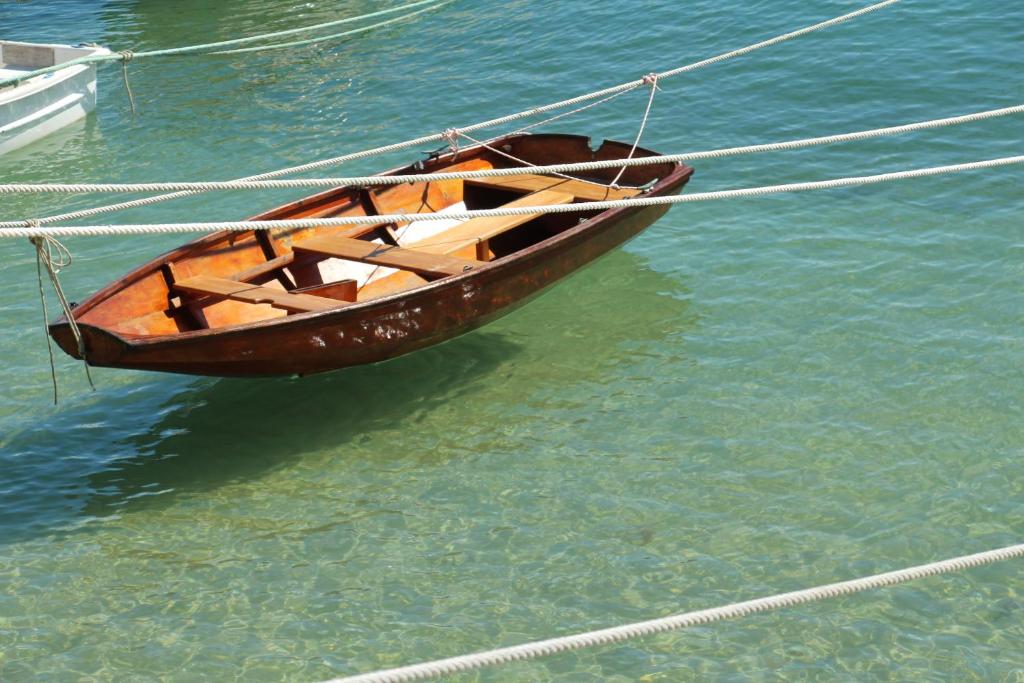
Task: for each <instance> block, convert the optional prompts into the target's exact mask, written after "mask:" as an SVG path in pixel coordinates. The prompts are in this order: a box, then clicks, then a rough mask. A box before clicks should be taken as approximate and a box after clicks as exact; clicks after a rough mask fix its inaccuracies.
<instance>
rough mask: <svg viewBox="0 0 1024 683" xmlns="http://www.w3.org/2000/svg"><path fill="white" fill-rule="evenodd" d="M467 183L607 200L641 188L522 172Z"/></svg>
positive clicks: (591, 199)
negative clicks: (563, 193)
mask: <svg viewBox="0 0 1024 683" xmlns="http://www.w3.org/2000/svg"><path fill="white" fill-rule="evenodd" d="M465 182H466V183H468V184H469V185H477V186H479V187H492V188H495V189H499V190H512V191H516V192H540V191H541V190H558V191H559V192H568V193H569V194H571V195H573V196H575V197H577V198H578V199H586V200H587V201H597V202H600V201H608V200H615V199H629V198H630V197H635V196H636V195H638V194H640V193H641V192H642V190H639V189H637V188H635V187H620V188H617V189H616V188H614V187H609V186H608V185H601V184H600V183H590V182H587V181H585V180H569V179H567V178H558V177H554V178H552V177H550V176H543V175H535V174H530V173H524V174H523V175H513V176H497V177H491V178H469V179H467V180H466V181H465Z"/></svg>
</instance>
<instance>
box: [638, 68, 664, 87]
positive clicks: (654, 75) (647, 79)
mask: <svg viewBox="0 0 1024 683" xmlns="http://www.w3.org/2000/svg"><path fill="white" fill-rule="evenodd" d="M642 80H643V82H644V85H649V86H651V88H653V89H654V90H660V89H661V88H659V87H658V72H656V71H652V72H651V73H649V74H647V75H646V76H644V77H643V79H642Z"/></svg>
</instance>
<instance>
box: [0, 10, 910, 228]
mask: <svg viewBox="0 0 1024 683" xmlns="http://www.w3.org/2000/svg"><path fill="white" fill-rule="evenodd" d="M898 2H900V0H885V2H880V3H876V4H874V5H869V6H867V7H864V8H862V9H859V10H857V11H855V12H850V13H848V14H843V15H841V16H838V17H835V18H833V19H829V20H827V21H823V22H819V23H817V24H812V25H810V26H806V27H804V28H801V29H798V30H796V31H791V32H790V33H785V34H782V35H779V36H776V37H774V38H770V39H768V40H763V41H761V42H758V43H754V44H752V45H748V46H746V47H743V48H740V49H738V50H732V51H730V52H724V53H722V54H719V55H717V56H715V57H711V58H709V59H705V60H702V61H699V62H694V63H692V64H687V65H686V66H682V67H678V68H676V69H672V70H670V71H665V72H662V73H659V74H658V78H659V79H665V78H671V77H673V76H677V75H679V74H682V73H686V72H689V71H695V70H697V69H701V68H704V67H705V66H709V65H711V64H717V63H719V62H724V61H726V60H729V59H733V58H735V57H740V56H743V55H747V54H750V53H751V52H754V51H756V50H760V49H763V48H766V47H771V46H773V45H778V44H780V43H783V42H786V41H789V40H793V39H795V38H799V37H801V36H804V35H807V34H809V33H813V32H816V31H822V30H825V29H828V28H831V27H833V26H837V25H839V24H843V23H846V22H848V21H851V20H852V19H856V18H858V17H861V16H863V15H865V14H869V13H871V12H875V11H878V10H880V9H884V8H886V7H889V6H890V5H894V4H896V3H898ZM408 7H412V5H406V8H408ZM368 16H371V15H364V17H363V18H366V17H368ZM642 85H644V79H639V80H636V81H631V82H629V83H623V84H621V85H618V86H613V87H611V88H605V89H603V90H598V91H596V92H592V93H587V94H584V95H579V96H577V97H573V98H571V99H567V100H561V101H558V102H553V103H551V104H546V105H543V106H538V107H534V108H532V109H526V110H523V111H521V112H517V113H515V114H509V115H507V116H502V117H500V118H496V119H490V120H489V121H482V122H480V123H475V124H473V125H470V126H464V127H462V128H460V129H458V130H459V131H461V132H467V133H469V132H473V131H477V130H482V129H485V128H494V127H496V126H501V125H504V124H506V123H511V122H513V121H518V120H520V119H525V118H530V117H532V116H536V115H539V114H543V113H546V112H549V111H553V110H556V109H564V108H566V107H572V106H575V105H577V104H581V103H583V102H589V101H591V100H601V99H604V101H609V100H611V99H614V98H615V97H616V96H617V95H620V94H624V93H626V92H628V91H630V90H634V89H636V88H639V87H640V86H642ZM585 108H587V107H583V109H585ZM554 118H561V115H559V116H556V117H554ZM552 120H553V119H552ZM444 136H445V134H444V132H440V133H433V134H431V135H425V136H422V137H418V138H413V139H410V140H405V141H403V142H396V143H392V144H390V145H384V146H382V147H375V148H372V149H367V150H363V151H360V152H354V153H351V154H345V155H343V156H339V157H333V158H330V159H322V160H319V161H313V162H310V163H306V164H301V165H299V166H291V167H288V168H282V169H277V170H275V171H269V172H266V173H261V174H258V175H254V176H248V177H246V178H239V179H238V180H240V181H251V180H269V179H271V178H277V177H280V176H283V175H291V174H294V173H302V172H305V171H312V170H316V169H320V168H327V167H328V166H336V165H339V164H343V163H346V162H349V161H355V160H357V159H366V158H369V157H373V156H378V155H381V154H387V153H390V152H396V151H399V150H403V149H407V148H409V147H415V146H419V145H426V144H430V143H434V142H438V141H442V140H444V139H445V137H444ZM193 194H195V193H194V192H191V191H182V192H172V193H170V194H164V195H157V196H154V197H144V198H142V199H135V200H132V201H128V202H119V203H117V204H109V205H105V206H97V207H92V208H89V209H82V210H80V211H72V212H69V213H64V214H56V215H53V216H45V217H42V218H39V219H37V220H38V221H39V222H40V223H42V224H49V223H58V222H62V221H69V220H77V219H79V218H88V217H90V216H96V215H100V214H104V213H111V212H114V211H121V210H124V209H131V208H136V207H140V206H147V205H150V204H156V203H157V202H163V201H168V200H171V199H179V198H181V197H188V196H191V195H193ZM28 225H29V223H28V222H27V221H19V222H15V223H10V222H8V223H0V227H5V228H6V227H27V226H28Z"/></svg>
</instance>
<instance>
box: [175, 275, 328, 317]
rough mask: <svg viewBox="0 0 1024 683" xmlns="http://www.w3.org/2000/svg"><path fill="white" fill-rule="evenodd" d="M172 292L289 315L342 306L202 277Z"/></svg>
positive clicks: (182, 283) (186, 281)
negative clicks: (265, 306)
mask: <svg viewBox="0 0 1024 683" xmlns="http://www.w3.org/2000/svg"><path fill="white" fill-rule="evenodd" d="M174 288H175V289H177V290H179V291H182V292H186V293H189V294H202V295H209V296H216V297H221V298H224V299H231V300H232V301H242V302H245V303H249V304H270V305H271V306H273V307H274V308H280V309H282V310H285V311H288V312H290V313H308V312H311V311H325V310H327V309H329V308H338V307H341V306H344V305H346V304H345V302H344V301H338V300H337V299H328V298H326V297H320V296H313V295H311V294H291V293H289V292H286V291H284V290H280V289H274V288H273V287H261V286H259V285H251V284H246V283H244V282H238V281H237V280H228V279H227V278H221V277H209V276H206V275H198V276H195V277H190V278H186V279H184V280H179V281H178V282H175V283H174Z"/></svg>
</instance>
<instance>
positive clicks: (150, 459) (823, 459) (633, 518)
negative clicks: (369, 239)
mask: <svg viewBox="0 0 1024 683" xmlns="http://www.w3.org/2000/svg"><path fill="white" fill-rule="evenodd" d="M381 6H382V5H381V4H380V3H373V2H362V1H358V2H357V1H352V2H305V3H298V2H286V1H282V0H236V1H235V2H231V3H208V2H200V1H199V0H179V1H176V2H173V3H169V2H157V1H155V0H137V1H134V2H132V1H128V0H110V1H107V2H99V1H97V2H91V3H74V2H67V1H61V2H58V1H56V0H54V1H46V0H37V1H35V2H28V3H0V34H2V35H3V36H4V37H8V38H14V39H23V40H35V41H44V40H55V41H61V42H73V41H79V40H95V41H97V42H101V43H104V44H108V45H110V46H112V47H114V48H117V49H122V48H126V47H132V48H135V49H143V48H157V47H168V46H177V45H182V44H187V43H191V42H200V41H207V40H215V39H225V38H229V37H236V36H239V35H247V34H252V33H259V32H263V31H268V30H275V29H279V28H285V27H290V26H294V25H297V24H301V23H312V22H317V21H327V20H330V19H333V18H336V17H338V16H341V15H347V14H355V13H360V12H366V11H371V10H373V9H377V8H379V7H381ZM856 7H857V3H855V2H830V1H824V0H815V1H814V2H797V1H796V0H785V1H781V0H780V1H778V2H771V3H769V2H758V3H743V2H712V1H711V0H696V1H694V2H690V3H677V2H671V1H669V0H650V1H648V2H644V3H642V6H637V5H634V4H631V3H621V2H610V1H605V0H601V1H597V2H588V3H575V2H572V3H570V2H560V3H545V2H536V1H534V2H527V1H525V0H514V1H510V2H492V1H490V0H484V1H480V2H469V1H468V0H462V1H460V2H457V3H455V4H454V5H451V6H448V7H446V8H445V9H443V10H441V11H439V12H437V13H433V14H428V15H425V16H423V17H421V18H419V19H418V20H417V21H415V22H413V23H410V24H408V25H399V26H396V27H394V28H393V29H389V30H386V31H381V32H377V33H373V34H370V35H366V36H362V37H359V38H358V39H355V40H351V41H350V42H347V43H343V44H334V45H329V46H321V47H317V48H313V49H309V50H307V51H304V52H301V53H295V54H290V53H286V52H275V53H267V54H263V55H248V56H244V57H243V56H238V57H229V58H215V59H214V58H179V59H174V60H167V61H148V62H147V61H141V60H140V61H138V62H134V63H133V64H132V65H131V67H130V78H131V82H132V87H133V90H134V92H135V97H136V100H137V103H138V106H139V114H138V115H137V116H136V117H134V118H133V117H132V116H131V115H130V112H129V110H128V105H127V101H126V98H125V95H124V91H123V85H122V83H121V80H120V78H121V76H120V69H119V67H118V66H116V65H109V66H106V67H102V68H101V71H100V89H101V95H100V100H101V102H100V107H99V109H98V112H97V114H96V115H95V116H92V117H90V118H89V119H88V120H86V121H85V122H83V123H81V124H79V125H76V126H73V127H72V128H70V129H68V130H66V131H65V132H63V133H60V134H58V135H55V136H53V137H51V138H49V139H47V140H46V141H43V142H40V143H39V144H37V145H34V146H32V147H29V148H26V149H24V150H23V151H21V152H18V153H16V154H13V155H8V156H5V157H3V158H0V178H3V179H4V180H6V181H40V180H48V181H57V180H96V181H101V180H111V181H118V180H121V181H129V180H132V181H141V180H158V179H159V180H164V179H166V180H170V179H206V178H232V177H237V176H241V175H248V174H252V173H258V172H261V171H265V170H269V169H273V168H277V167H280V166H285V165H291V164H296V163H301V162H304V161H308V160H311V159H317V158H324V157H328V156H334V155H337V154H342V153H345V152H349V151H354V150H358V149H363V148H367V147H371V146H376V145H378V144H382V143H386V142H390V141H394V140H397V139H405V138H407V137H412V136H415V135H420V134H423V133H427V132H430V131H435V130H439V129H443V128H446V127H448V126H451V125H459V124H467V123H470V122H474V121H477V120H481V119H484V118H489V117H491V116H496V115H500V114H503V113H507V112H510V111H516V110H519V109H523V108H526V107H528V106H531V105H534V104H539V103H543V102H548V101H553V100H556V99H560V98H562V97H565V96H569V95H570V94H576V93H580V92H585V91H588V90H591V89H594V88H596V87H599V86H604V85H609V84H613V83H618V82H621V81H624V80H628V79H632V78H636V77H638V76H639V75H641V74H643V73H647V72H649V71H651V70H661V69H666V68H669V67H672V66H675V65H678V64H682V63H687V62H691V61H696V60H697V59H701V58H704V57H707V56H710V55H713V54H717V53H719V52H722V51H724V50H727V49H732V48H735V47H739V46H742V45H746V44H748V43H751V42H754V41H756V40H760V39H762V38H765V37H769V36H771V35H775V34H777V33H781V32H784V31H788V30H791V29H793V28H797V27H799V26H802V25H805V24H809V23H812V22H814V21H818V20H821V19H825V18H828V17H831V16H834V15H837V14H840V13H842V12H846V11H849V10H851V9H854V8H856ZM1022 41H1024V6H1019V4H1018V3H1002V4H997V3H989V2H982V1H981V0H960V1H957V2H948V3H932V2H924V1H923V0H907V1H906V2H904V3H902V4H901V5H899V6H897V7H896V8H893V9H888V10H885V11H882V12H879V13H877V14H874V15H871V16H868V17H865V18H862V19H860V20H858V21H856V22H855V23H851V24H848V25H846V26H844V27H841V28H837V29H834V30H831V31H829V32H826V33H821V34H816V35H814V36H810V37H805V38H802V39H800V40H799V41H796V42H793V43H789V44H787V45H784V46H779V47H775V48H772V49H770V50H766V51H763V52H759V53H757V54H755V55H751V56H749V57H746V58H744V59H741V60H736V61H734V62H730V63H728V64H723V65H718V66H714V67H711V68H709V69H707V70H705V71H702V72H699V73H697V74H693V75H691V76H687V77H682V78H679V79H675V80H672V81H666V82H664V83H663V88H664V91H663V92H662V93H661V94H659V95H658V98H657V100H656V103H655V108H654V113H653V117H652V121H651V125H650V128H649V132H648V134H647V137H646V138H645V140H646V143H647V144H648V145H650V146H651V147H653V148H655V149H659V150H664V151H671V152H677V151H685V150H697V149H710V148H716V147H724V146H730V145H736V144H747V143H755V142H767V141H774V140H782V139H789V138H796V137H805V136H810V135H822V134H830V133H835V132H843V131H851V130H859V129H863V128H869V127H876V126H880V125H890V124H897V123H902V122H909V121H916V120H922V119H928V118H935V117H939V116H948V115H955V114H960V113H966V112H969V111H976V110H981V109H988V108H994V107H997V106H1008V105H1012V104H1019V103H1020V102H1022V101H1024V87H1022V81H1021V76H1020V74H1021V67H1022V64H1021V57H1020V55H1021V52H1020V45H1021V43H1022ZM643 105H644V99H643V96H642V95H641V94H635V95H630V96H626V97H623V98H620V99H618V100H616V101H615V102H614V103H612V104H610V105H608V106H606V107H602V108H598V109H595V110H591V111H589V112H587V113H585V114H584V115H581V116H580V117H578V118H576V119H572V120H570V121H569V122H559V124H558V125H557V128H556V130H562V131H571V132H584V133H587V134H590V135H593V136H595V137H612V138H618V139H630V138H631V136H632V135H633V134H634V133H635V130H636V126H637V125H638V122H639V115H640V114H641V112H642V109H643ZM1022 132H1024V128H1022V125H1021V120H1020V118H1019V117H1016V118H1006V119H1001V120H996V121H991V122H987V123H984V124H980V125H974V126H967V127H962V128H958V129H946V130H941V131H935V132H931V133H926V134H919V135H913V136H905V137H899V138H892V139H886V140H876V141H870V142H863V143H858V144H853V145H846V146H838V147H833V148H826V149H817V150H809V151H803V152H790V153H784V154H771V155H760V156H757V157H747V158H736V159H730V160H721V161H714V162H704V163H701V164H699V165H698V168H697V175H696V176H695V178H694V180H693V182H692V183H691V185H690V189H691V190H692V191H703V190H714V189H725V188H734V187H746V186H752V185H758V184H768V183H775V182H789V181H798V180H814V179H820V178H826V177H839V176H845V175H857V174H867V173H874V172H881V171H888V170H896V169H903V168H912V167H924V166H930V165H938V164H945V163H956V162H963V161H973V160H978V159H987V158H994V157H998V156H1007V155H1011V154H1019V153H1021V149H1020V141H1021V133H1022ZM416 156H417V154H416V153H415V152H410V153H408V154H398V155H393V156H392V157H388V158H384V159H376V160H369V161H364V162H360V163H356V164H352V165H351V166H348V167H347V170H348V171H350V172H353V173H356V172H372V171H375V170H379V169H381V168H386V167H388V166H391V165H395V164H398V163H404V162H405V161H406V160H407V159H409V158H413V157H416ZM1021 179H1022V176H1021V172H1020V171H1019V170H1013V169H1008V170H997V171H990V172H980V173H972V174H965V175H961V176H955V177H945V178H933V179H924V180H915V181H912V182H906V183H900V184H893V185H886V186H876V187H869V188H860V189H850V190H843V191H837V192H828V193H813V194H803V195H791V196H778V197H773V198H768V199H759V200H744V201H730V202H719V203H705V204H694V205H687V206H685V207H678V208H676V209H674V210H673V211H672V212H671V213H669V215H668V216H666V217H665V218H664V219H663V220H661V221H660V222H659V223H657V224H656V225H654V226H652V227H651V228H650V229H649V230H648V231H647V232H646V233H644V234H643V235H642V236H640V237H639V238H638V239H636V240H635V241H633V242H632V243H630V244H629V245H628V246H627V247H625V248H624V249H622V250H620V251H618V252H615V253H613V254H611V255H609V256H608V257H607V258H605V259H604V260H602V261H601V262H599V263H598V264H596V265H594V266H593V267H591V268H589V269H587V270H585V271H583V272H581V273H579V274H578V275H576V276H575V277H573V278H571V279H570V280H568V281H566V282H564V283H563V284H561V285H560V286H558V287H556V288H555V289H553V290H552V291H551V292H550V293H549V294H547V295H546V296H544V297H542V298H541V299H539V300H537V301H536V302H535V303H533V304H531V305H530V306H528V307H526V308H524V309H522V310H520V311H519V312H517V313H515V314H513V315H511V316H509V317H507V318H505V319H504V320H502V321H500V322H498V323H496V324H493V325H491V326H489V327H487V328H485V329H484V330H481V331H479V332H477V333H474V334H471V335H468V336H466V337H463V338H461V339H458V340H456V341H454V342H451V343H449V344H446V345H443V346H440V347H436V348H433V349H429V350H426V351H423V352H420V353H417V354H415V355H412V356H409V357H406V358H402V359H398V360H395V361H393V362H390V363H386V364H383V365H379V366H372V367H364V368H358V369H354V370H350V371H345V372H341V373H335V374H330V375H324V376H319V377H311V378H307V379H304V380H285V379H281V380H265V381H263V380H261V381H237V380H214V379H196V378H188V377H177V376H163V375H155V374H141V373H128V372H116V371H109V370H96V371H94V376H95V378H96V382H97V385H98V387H99V389H98V391H97V392H96V393H90V392H89V390H88V387H87V385H86V383H85V380H84V377H83V373H82V370H81V368H80V367H79V366H78V365H76V364H75V363H74V362H72V361H71V360H70V359H67V358H65V357H63V356H61V357H60V358H59V359H58V372H59V376H60V381H61V388H62V402H61V405H60V406H59V407H57V408H54V407H52V406H51V405H50V403H49V401H50V391H51V389H50V385H49V381H50V380H49V370H48V367H47V355H46V350H45V346H44V343H43V336H42V331H41V321H40V313H39V308H38V293H37V289H36V281H35V264H34V256H33V253H32V251H31V249H30V248H29V247H28V245H26V244H22V243H21V242H4V243H2V244H0V259H2V262H3V264H4V266H3V274H4V288H3V292H2V293H0V311H2V313H0V322H2V324H0V357H2V358H3V362H2V363H0V382H2V384H3V386H4V387H5V391H4V398H3V399H2V400H0V473H2V475H0V680H3V681H29V680H32V681H34V680H96V681H108V680H110V681H113V680H118V681H120V680H132V681H155V680H171V681H192V680H233V679H244V680H246V681H249V680H253V681H279V680H289V681H316V680H320V679H324V678H330V677H332V676H339V675H344V674H351V673H357V672H362V671H369V670H373V669H376V668H380V667H384V666H393V665H399V664H404V663H410V662H414V661H419V660H422V659H429V658H435V657H442V656H449V655H455V654H462V653H465V652H469V651H474V650H479V649H485V648H489V647H492V646H497V645H509V644H515V643H520V642H525V641H528V640H533V639H537V638H544V637H550V636H555V635H562V634H567V633H571V632H574V631H578V630H584V629H591V628H598V627H604V626H609V625H614V624H619V623H624V622H628V621H634V620H640V619H646V618H652V617H656V616H661V615H665V614H670V613H674V612H679V611H684V610H689V609H696V608H703V607H710V606H715V605H719V604H724V603H727V602H732V601H735V600H741V599H748V598H752V597H757V596H760V595H766V594H770V593H775V592H779V591H784V590H792V589H796V588H802V587H806V586H810V585H814V584H818V583H824V582H828V581H834V580H839V579H844V578H850V577H854V576H860V575H864V574H868V573H872V572H876V571H883V570H888V569H892V568H897V567H903V566H907V565H911V564H915V563H920V562H926V561H930V560H934V559H939V558H945V557H952V556H955V555H959V554H963V553H967V552H976V551H980V550H985V549H989V548H994V547H997V546H1002V545H1007V544H1010V543H1016V542H1020V541H1021V538H1022V534H1024V525H1022V522H1021V519H1022V517H1021V511H1022V505H1024V484H1022V482H1024V464H1022V462H1021V456H1022V455H1024V448H1022V443H1024V426H1022V425H1024V421H1022V419H1021V418H1022V412H1024V411H1022V407H1024V401H1022V393H1021V386H1022V379H1024V376H1022V371H1021V368H1022V366H1024V333H1022V322H1024V314H1022V312H1024V290H1022V285H1021V283H1022V275H1024V240H1022V237H1021V230H1020V228H1021V219H1020V216H1021V213H1022V208H1024V207H1022V203H1021V196H1022V193H1021V189H1022V184H1021ZM291 196H296V195H295V193H292V194H288V193H270V194H268V195H267V196H263V195H251V194H237V195H236V194H232V195H217V196H207V197H201V198H192V199H189V200H187V201H181V202H177V203H168V204H162V205H157V206H153V207H149V208H145V209H139V210H137V211H134V212H130V213H125V214H121V215H118V218H119V220H123V221H129V220H138V221H147V222H156V221H162V220H195V219H215V218H237V217H240V216H245V215H249V214H252V213H254V212H255V211H256V210H257V209H259V208H262V207H266V206H271V205H273V204H275V203H277V202H279V201H281V200H283V199H286V198H288V197H291ZM95 201H96V198H90V197H77V198H71V199H69V198H65V197H58V198H53V197H50V198H45V197H15V198H5V199H4V200H3V201H2V202H0V206H2V207H3V208H2V211H0V216H2V217H3V218H5V219H9V218H21V217H26V216H32V215H45V214H48V213H55V212H59V211H63V210H67V209H69V208H72V207H81V206H86V205H88V204H89V203H90V202H95ZM179 241H180V238H176V237H173V236H172V237H147V238H128V239H106V238H103V239H91V240H90V239H72V240H68V244H69V246H70V247H71V249H72V251H73V252H74V255H75V263H74V265H73V266H72V267H71V268H70V269H68V270H67V271H66V272H65V273H64V277H63V281H64V284H65V287H66V288H67V290H68V291H69V293H70V294H71V296H72V298H74V299H81V298H83V297H84V296H86V295H87V294H88V293H90V292H92V291H95V290H96V289H97V288H98V287H99V286H101V285H103V284H105V283H106V282H108V281H109V280H111V279H112V278H113V277H116V276H117V275H118V274H120V273H123V272H125V271H127V270H128V269H130V268H132V267H133V266H134V265H136V264H138V263H140V262H142V261H143V260H147V259H149V258H151V257H152V256H154V255H155V254H157V253H159V252H160V251H162V250H165V249H168V248H170V247H172V246H174V245H175V244H177V243H178V242H179ZM51 301H52V297H51ZM51 314H53V311H51ZM1021 572H1022V568H1021V566H1020V564H1019V563H1007V564H1003V565H999V566H994V567H990V568H984V569H979V570H975V571H971V572H969V573H964V574H961V575H957V576H952V577H946V578H933V579H929V580H925V581H921V582H918V583H914V584H910V585H908V586H905V587H900V588H894V589H890V590H886V591H879V592H875V593H871V594H864V595H859V596H855V597H849V598H844V599H841V600H836V601H831V602H828V603H820V604H816V605H811V606H805V607H801V608H798V609H791V610H786V611H784V612H778V613H774V614H771V615H763V616H757V617H752V618H747V619H743V620H737V621H732V622H726V623H722V624H718V625H715V626H710V627H705V628H699V629H692V630H689V631H685V632H680V633H675V634H668V635H662V636H658V637H652V638H648V639H645V640H643V641H637V642H632V643H629V644H625V645H620V646H616V647H607V648H601V649H595V650H588V651H585V652H579V653H575V654H566V655H560V656H557V657H552V658H548V659H545V660H542V661H537V662H532V663H521V664H516V665H513V666H508V667H503V668H501V669H495V670H491V671H487V672H484V673H480V674H474V675H466V676H463V677H461V678H459V679H458V680H487V681H496V680H501V681H506V680H510V681H534V680H554V681H591V680H595V681H596V680H617V681H627V680H637V679H641V678H642V679H643V680H646V681H675V680H697V679H706V678H708V679H716V680H730V681H740V680H748V679H757V680H791V679H801V680H836V679H839V680H851V679H856V680H950V679H952V680H984V681H1019V680H1022V678H1024V648H1022V646H1021V643H1022V642H1024V624H1022V620H1024V595H1022V593H1024V582H1022V578H1021V577H1022V573H1021Z"/></svg>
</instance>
